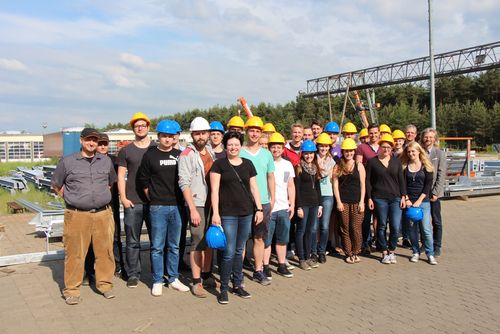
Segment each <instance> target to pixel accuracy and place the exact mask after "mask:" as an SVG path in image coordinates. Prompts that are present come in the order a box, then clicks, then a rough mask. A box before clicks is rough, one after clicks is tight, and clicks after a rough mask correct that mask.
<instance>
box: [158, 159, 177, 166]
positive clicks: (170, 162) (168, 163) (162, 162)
mask: <svg viewBox="0 0 500 334" xmlns="http://www.w3.org/2000/svg"><path fill="white" fill-rule="evenodd" d="M175 165H177V159H175V160H160V166H175Z"/></svg>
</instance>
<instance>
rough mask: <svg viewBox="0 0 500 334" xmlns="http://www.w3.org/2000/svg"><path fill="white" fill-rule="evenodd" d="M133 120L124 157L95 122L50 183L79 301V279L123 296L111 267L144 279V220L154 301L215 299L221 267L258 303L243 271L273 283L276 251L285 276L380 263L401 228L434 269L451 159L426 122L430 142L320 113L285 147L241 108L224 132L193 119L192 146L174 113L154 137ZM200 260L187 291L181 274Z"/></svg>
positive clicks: (132, 282)
mask: <svg viewBox="0 0 500 334" xmlns="http://www.w3.org/2000/svg"><path fill="white" fill-rule="evenodd" d="M130 126H131V128H132V130H133V132H134V135H135V139H134V141H133V142H131V143H130V144H129V145H127V146H125V147H123V148H122V149H121V150H120V151H119V152H118V154H117V156H115V155H109V154H108V148H109V147H108V146H109V138H108V137H107V135H106V134H104V133H99V132H97V131H96V130H95V129H91V128H85V129H84V130H83V131H82V132H81V140H80V141H81V150H80V152H77V153H75V154H72V155H69V156H66V157H64V158H63V159H61V161H60V162H59V164H58V166H57V168H56V171H55V172H54V175H53V178H52V185H53V188H54V189H55V191H56V192H57V193H58V194H59V195H60V196H61V197H63V198H64V201H65V203H66V210H65V221H64V248H65V261H64V290H63V295H64V297H65V300H66V303H67V304H69V305H74V304H78V303H80V301H81V298H80V286H81V285H82V284H95V286H96V288H97V290H98V291H100V292H101V293H102V294H103V295H104V297H105V298H108V299H109V298H114V297H115V294H114V293H113V290H112V287H113V284H112V280H113V275H114V276H116V277H121V278H123V279H126V281H127V287H129V288H135V287H137V286H138V284H139V282H140V279H141V269H143V267H142V266H141V261H140V251H141V233H142V229H143V225H144V224H145V225H146V229H147V231H148V236H149V241H150V258H151V274H152V275H151V276H152V278H151V294H152V295H153V296H155V297H158V296H161V295H162V292H163V287H164V286H165V285H167V286H168V287H170V288H172V289H175V290H177V291H181V292H187V291H191V292H192V294H193V295H194V296H196V297H199V298H204V297H207V296H208V293H207V289H214V288H216V287H217V283H216V280H215V279H214V276H213V268H214V263H215V265H216V267H217V268H218V273H219V275H220V290H219V294H218V297H217V299H218V302H219V303H220V304H227V303H228V302H229V292H230V291H231V292H232V293H233V294H234V295H236V296H239V297H241V298H250V297H251V294H250V293H249V292H248V291H247V290H246V287H245V283H244V275H243V268H246V269H249V270H251V271H252V272H253V273H252V276H251V277H252V280H253V281H255V282H257V283H260V284H262V285H269V284H271V281H272V271H271V269H270V265H271V259H272V254H273V253H274V254H275V258H276V264H277V268H276V272H277V273H278V274H279V275H281V276H283V277H288V278H290V277H293V274H292V272H291V270H293V269H294V268H295V266H294V265H293V264H292V262H289V260H290V261H291V260H293V259H294V260H297V259H298V261H297V262H296V263H295V265H298V266H299V268H301V269H303V270H311V269H312V268H317V267H318V266H319V265H320V264H323V263H325V262H326V261H327V257H326V255H327V254H328V253H339V254H341V256H344V259H345V262H346V263H349V264H355V263H359V262H360V261H361V255H362V254H369V253H371V252H372V251H374V250H379V251H380V252H381V253H382V257H381V262H382V263H384V264H391V263H392V264H393V263H396V262H397V260H396V255H395V252H394V251H395V249H396V247H397V246H398V240H399V238H400V236H401V234H402V237H403V245H405V246H408V247H411V249H412V252H413V255H412V257H411V259H410V261H411V262H418V261H419V257H420V253H421V251H420V249H421V244H422V246H423V249H425V253H426V256H427V259H428V262H429V263H430V264H437V261H436V257H437V256H439V255H440V252H441V239H442V222H441V213H440V210H441V208H440V197H442V196H443V187H444V178H445V176H446V159H445V156H444V153H443V152H442V151H441V150H440V149H439V147H438V146H437V144H436V143H437V140H438V136H437V132H436V130H435V129H432V128H427V129H425V130H424V131H423V132H422V134H421V138H420V142H421V143H420V144H419V143H418V142H417V141H416V137H417V129H416V127H415V126H413V125H408V126H407V127H406V129H405V132H403V131H400V130H395V131H394V132H391V131H390V129H389V127H388V126H387V125H384V124H382V125H380V126H379V125H377V124H371V125H369V126H368V127H367V128H366V129H362V130H361V131H360V132H359V134H358V131H357V129H356V126H355V125H354V124H353V123H350V122H349V123H347V124H345V125H344V126H343V127H342V131H341V129H340V127H339V125H338V124H337V123H335V122H329V123H327V124H326V125H325V126H324V127H323V126H322V124H321V123H320V122H317V121H314V122H312V124H311V126H310V127H305V126H303V125H302V124H300V123H297V124H294V125H292V127H291V133H290V140H289V141H286V140H285V138H284V136H283V135H282V134H280V133H278V132H276V129H275V128H274V126H273V125H272V124H271V123H266V124H264V123H263V121H262V120H261V118H260V117H257V116H253V117H251V118H249V119H248V120H247V121H246V122H245V121H244V120H243V119H242V118H241V117H239V116H234V117H232V118H231V119H230V120H229V122H228V123H227V129H226V128H225V127H224V126H223V125H222V123H221V122H219V121H213V122H211V123H209V122H208V121H207V120H206V119H204V118H202V117H196V118H194V119H193V120H192V122H191V124H190V128H189V131H190V133H191V139H192V142H191V143H189V144H188V145H187V146H186V147H182V146H181V144H180V142H179V135H180V133H181V127H180V126H179V124H178V123H177V122H175V121H173V120H169V119H165V120H162V121H160V122H159V123H158V125H157V127H156V129H155V130H156V132H157V140H156V141H152V140H151V139H150V137H149V133H150V130H151V128H150V127H151V121H150V120H149V118H148V117H147V116H146V115H144V114H143V113H140V112H139V113H136V114H134V115H133V116H132V118H131V120H130ZM120 202H121V205H122V206H123V209H124V230H125V257H123V252H122V251H123V249H122V241H121V225H120V214H119V210H120ZM410 207H417V208H420V209H421V210H422V212H423V218H422V219H420V220H418V221H417V220H415V219H409V218H407V217H406V215H405V214H404V211H405V210H407V209H408V208H410ZM210 225H218V226H219V225H220V226H222V228H223V231H224V235H225V237H226V247H225V248H224V249H223V250H220V249H219V250H217V252H216V253H215V251H214V250H212V249H210V248H209V247H208V246H207V243H206V240H205V233H206V231H207V229H208V228H209V226H210ZM387 227H389V233H387ZM188 229H189V232H190V244H189V247H190V249H189V264H186V263H185V262H184V260H183V255H184V253H185V246H186V232H187V230H188ZM372 231H373V233H372ZM215 254H216V255H217V256H213V255H215ZM189 268H190V271H191V282H190V284H189V285H186V284H185V283H183V282H181V281H180V280H179V270H180V269H189ZM84 273H85V274H84ZM230 285H231V289H230Z"/></svg>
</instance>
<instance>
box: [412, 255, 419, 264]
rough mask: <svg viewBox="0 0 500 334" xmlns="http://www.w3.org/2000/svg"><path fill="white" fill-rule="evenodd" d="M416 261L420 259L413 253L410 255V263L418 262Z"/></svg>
mask: <svg viewBox="0 0 500 334" xmlns="http://www.w3.org/2000/svg"><path fill="white" fill-rule="evenodd" d="M418 259H420V255H419V254H417V253H415V254H413V255H412V257H411V259H410V262H415V263H416V262H418Z"/></svg>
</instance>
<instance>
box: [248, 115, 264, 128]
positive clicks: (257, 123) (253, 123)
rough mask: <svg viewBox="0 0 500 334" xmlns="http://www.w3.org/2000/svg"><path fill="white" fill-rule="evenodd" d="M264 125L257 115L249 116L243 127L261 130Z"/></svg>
mask: <svg viewBox="0 0 500 334" xmlns="http://www.w3.org/2000/svg"><path fill="white" fill-rule="evenodd" d="M263 127H264V122H262V120H261V119H260V117H259V116H253V117H250V118H249V119H248V120H247V122H246V123H245V128H247V129H248V128H259V129H261V130H262V128H263Z"/></svg>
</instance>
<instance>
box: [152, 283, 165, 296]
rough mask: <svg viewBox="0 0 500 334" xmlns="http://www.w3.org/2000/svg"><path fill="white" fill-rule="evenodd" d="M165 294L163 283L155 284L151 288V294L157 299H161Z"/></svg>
mask: <svg viewBox="0 0 500 334" xmlns="http://www.w3.org/2000/svg"><path fill="white" fill-rule="evenodd" d="M162 293H163V283H154V284H153V287H152V288H151V294H152V295H153V296H155V297H160V296H161V295H162Z"/></svg>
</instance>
